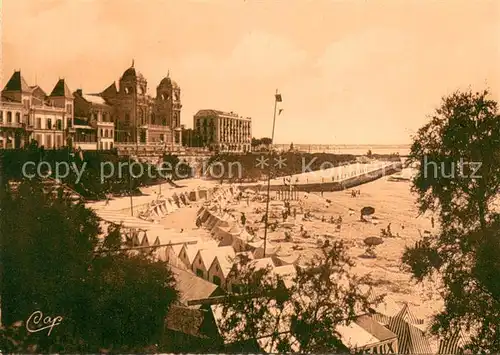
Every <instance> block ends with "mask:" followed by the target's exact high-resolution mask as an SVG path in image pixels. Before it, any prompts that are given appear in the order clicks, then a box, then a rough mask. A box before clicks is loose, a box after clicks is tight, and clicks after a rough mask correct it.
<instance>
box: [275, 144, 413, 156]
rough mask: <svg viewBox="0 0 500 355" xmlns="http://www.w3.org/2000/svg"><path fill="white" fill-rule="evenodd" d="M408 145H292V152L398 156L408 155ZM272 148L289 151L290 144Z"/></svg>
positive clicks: (277, 145) (276, 145)
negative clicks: (370, 153)
mask: <svg viewBox="0 0 500 355" xmlns="http://www.w3.org/2000/svg"><path fill="white" fill-rule="evenodd" d="M410 147H411V145H410V144H396V145H390V144H294V145H293V148H294V150H297V151H299V152H304V153H333V154H353V155H365V154H366V153H367V152H368V151H369V150H371V152H372V154H396V153H397V154H399V155H402V156H404V155H408V154H409V153H410ZM273 148H274V149H276V150H278V151H286V150H289V149H290V144H274V145H273Z"/></svg>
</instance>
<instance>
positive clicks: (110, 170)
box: [0, 146, 191, 200]
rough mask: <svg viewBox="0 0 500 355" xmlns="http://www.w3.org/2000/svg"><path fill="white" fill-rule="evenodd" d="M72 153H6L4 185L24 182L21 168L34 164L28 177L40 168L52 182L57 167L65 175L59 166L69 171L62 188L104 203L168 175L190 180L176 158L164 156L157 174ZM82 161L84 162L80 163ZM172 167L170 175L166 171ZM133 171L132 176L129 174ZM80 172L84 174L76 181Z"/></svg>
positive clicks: (150, 168)
mask: <svg viewBox="0 0 500 355" xmlns="http://www.w3.org/2000/svg"><path fill="white" fill-rule="evenodd" d="M81 154H82V156H80V153H75V152H72V151H70V150H69V149H67V148H65V149H60V150H44V149H42V148H38V147H36V146H29V147H28V148H27V149H18V150H7V151H5V152H3V153H2V155H1V156H0V157H1V158H2V165H3V175H4V181H8V180H18V181H20V180H23V179H24V178H26V176H23V165H24V164H25V163H27V162H28V163H29V162H33V163H34V164H35V165H33V164H31V165H28V166H27V167H26V170H25V171H26V172H27V173H28V174H29V175H32V174H37V175H38V173H37V170H36V169H37V167H38V165H39V164H40V163H41V162H42V161H44V162H46V163H47V164H48V165H47V164H45V163H44V164H43V165H40V167H41V169H40V171H39V172H40V174H41V175H43V176H49V171H50V172H52V175H50V177H52V178H55V173H56V171H57V170H56V169H57V166H58V164H59V166H60V167H59V172H60V174H62V175H64V174H65V172H66V170H65V167H64V166H63V165H62V163H67V164H69V166H70V167H71V170H70V171H69V172H68V175H67V176H66V177H63V178H62V179H61V180H62V182H63V183H64V184H66V185H67V186H69V187H70V188H72V189H73V190H75V191H76V192H78V193H79V194H80V195H82V196H83V197H85V198H86V199H89V200H94V199H95V200H98V199H104V198H105V196H106V194H108V193H111V194H114V195H128V194H130V192H131V191H132V193H133V194H140V191H139V188H140V187H141V186H148V185H152V184H155V183H157V182H160V181H162V180H164V177H165V175H167V174H169V173H170V174H171V175H172V178H173V179H181V178H186V177H187V178H189V177H191V168H190V167H189V165H188V164H187V163H182V162H180V160H179V158H178V157H177V156H175V155H169V154H166V155H165V156H164V157H163V161H164V162H165V163H166V165H164V168H165V170H164V171H162V172H159V171H158V170H157V167H156V166H155V165H151V164H148V163H144V162H137V161H135V160H134V159H131V160H130V159H129V157H127V156H119V155H117V154H116V152H115V153H110V152H102V151H95V152H94V151H85V152H82V153H81ZM82 158H83V159H82ZM170 167H171V169H170V170H171V171H168V168H170ZM131 171H132V174H131V173H130V172H131ZM79 172H83V173H82V176H81V177H79V176H78V174H79Z"/></svg>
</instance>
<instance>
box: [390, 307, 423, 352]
mask: <svg viewBox="0 0 500 355" xmlns="http://www.w3.org/2000/svg"><path fill="white" fill-rule="evenodd" d="M417 325H423V320H421V319H418V318H416V317H415V316H414V315H413V313H412V312H411V311H410V309H409V307H408V304H405V305H404V306H403V308H402V309H401V310H400V311H399V312H398V313H397V314H396V315H395V316H392V317H391V318H390V320H389V325H388V327H389V329H390V330H391V331H392V332H393V333H395V334H396V335H397V336H398V348H399V350H398V353H399V354H432V349H431V346H430V344H429V340H428V339H427V338H426V336H425V334H424V332H423V331H422V330H421V329H420V328H418V327H417Z"/></svg>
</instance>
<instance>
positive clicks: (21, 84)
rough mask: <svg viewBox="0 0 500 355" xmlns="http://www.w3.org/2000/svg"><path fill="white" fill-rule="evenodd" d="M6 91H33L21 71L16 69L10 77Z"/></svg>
mask: <svg viewBox="0 0 500 355" xmlns="http://www.w3.org/2000/svg"><path fill="white" fill-rule="evenodd" d="M3 90H4V91H21V92H31V91H32V89H31V88H30V86H29V85H28V83H26V80H24V78H23V77H22V75H21V71H15V72H14V74H12V76H11V77H10V79H9V81H8V82H7V85H5V88H4V89H3Z"/></svg>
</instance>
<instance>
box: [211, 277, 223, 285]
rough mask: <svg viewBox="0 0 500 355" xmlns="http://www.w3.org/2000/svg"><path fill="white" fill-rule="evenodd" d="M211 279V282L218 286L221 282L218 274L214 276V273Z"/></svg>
mask: <svg viewBox="0 0 500 355" xmlns="http://www.w3.org/2000/svg"><path fill="white" fill-rule="evenodd" d="M212 279H213V283H214V284H216V285H217V286H220V284H221V280H220V277H219V276H215V275H214V276H213V277H212Z"/></svg>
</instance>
